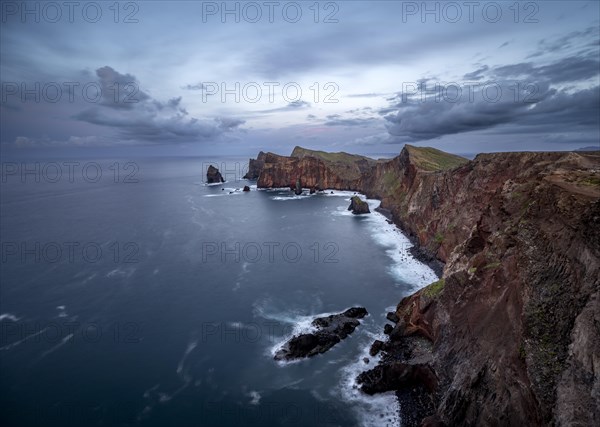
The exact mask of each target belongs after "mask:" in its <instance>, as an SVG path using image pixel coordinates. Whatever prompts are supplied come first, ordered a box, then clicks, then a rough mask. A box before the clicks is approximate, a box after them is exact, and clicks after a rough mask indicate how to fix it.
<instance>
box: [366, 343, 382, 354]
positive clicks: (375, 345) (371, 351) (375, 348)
mask: <svg viewBox="0 0 600 427" xmlns="http://www.w3.org/2000/svg"><path fill="white" fill-rule="evenodd" d="M382 347H383V341H380V340H375V341H373V344H371V348H370V349H369V354H370V355H371V357H375V356H377V354H379V352H380V351H381V348H382Z"/></svg>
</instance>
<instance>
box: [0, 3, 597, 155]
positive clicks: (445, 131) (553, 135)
mask: <svg viewBox="0 0 600 427" xmlns="http://www.w3.org/2000/svg"><path fill="white" fill-rule="evenodd" d="M1 7H2V17H1V22H2V23H1V30H0V32H1V34H0V36H1V37H0V48H1V49H0V55H1V83H2V101H1V131H0V143H1V147H2V150H3V152H4V153H12V152H19V153H33V154H35V153H47V152H51V151H56V152H65V151H71V152H77V153H81V152H88V153H99V152H102V153H146V154H156V155H203V154H209V155H213V154H239V155H254V154H255V153H256V152H257V151H258V150H261V149H262V150H271V151H275V152H278V153H281V154H287V153H289V152H290V151H291V149H292V148H293V147H294V146H295V145H301V146H305V147H310V148H317V149H324V150H334V151H348V152H356V153H395V152H398V151H399V150H400V149H401V147H402V145H403V144H405V143H411V144H415V145H424V146H434V147H438V148H441V149H443V150H447V151H451V152H457V153H474V152H483V151H507V150H568V149H577V148H579V147H584V146H591V145H598V141H599V139H600V135H599V129H600V92H599V90H600V89H599V87H600V71H599V60H600V44H599V40H600V36H599V26H600V23H599V16H600V10H599V2H597V1H590V2H577V1H538V2H519V3H515V2H514V1H510V2H429V3H426V4H425V3H423V2H401V1H382V2H377V1H369V2H366V1H365V2H361V1H338V2H319V3H315V2H314V1H309V2H301V1H299V2H278V1H275V2H262V1H259V2H228V3H223V2H220V1H219V2H200V1H198V2H193V1H186V2H177V1H171V2H163V1H144V2H121V3H118V4H117V6H115V3H114V2H112V1H111V2H75V3H74V4H72V5H69V4H65V3H64V2H49V3H48V2H31V3H27V4H26V3H23V2H3V3H2V6H1Z"/></svg>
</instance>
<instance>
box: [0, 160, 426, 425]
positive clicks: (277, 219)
mask: <svg viewBox="0 0 600 427" xmlns="http://www.w3.org/2000/svg"><path fill="white" fill-rule="evenodd" d="M62 162H63V161H61V160H46V161H39V162H37V165H36V164H35V163H33V164H29V165H28V166H27V167H28V168H29V169H27V170H28V171H29V172H28V173H23V171H25V169H24V165H22V164H21V163H20V162H16V163H14V164H11V165H9V166H7V165H6V164H5V165H3V182H2V187H1V189H2V197H1V201H0V209H1V211H0V213H1V234H2V235H1V240H2V264H1V267H2V270H1V273H0V274H1V277H0V279H1V286H0V316H1V319H0V328H1V330H0V332H1V335H0V369H1V370H0V376H1V381H0V383H1V386H0V393H1V394H0V414H1V415H0V417H1V420H0V424H2V425H3V426H175V425H176V426H345V427H348V426H370V425H373V426H374V425H397V424H398V420H397V415H396V406H395V404H394V397H393V396H392V395H383V396H379V397H375V398H369V397H366V396H362V395H361V394H360V393H359V392H358V391H357V390H356V389H354V388H353V379H354V377H355V375H356V374H357V373H359V372H360V370H361V369H366V368H369V367H372V366H373V365H374V363H375V360H371V361H370V363H369V364H365V363H364V362H363V361H362V359H363V357H365V355H366V351H367V349H368V346H369V344H370V343H371V342H372V340H373V338H374V337H375V336H377V334H379V332H380V331H381V329H382V326H383V324H384V321H385V313H386V311H387V310H389V309H390V308H391V307H392V306H394V305H395V304H397V303H398V301H399V300H400V299H401V298H402V297H403V296H404V295H406V294H407V293H409V292H410V291H412V290H414V289H415V287H416V286H422V285H424V284H427V283H429V282H430V281H432V280H434V279H435V277H434V276H433V273H432V272H431V271H430V270H428V269H427V268H425V267H423V266H422V265H420V264H418V263H416V262H415V261H414V260H411V259H410V258H409V257H408V256H407V253H406V249H407V248H408V246H409V245H408V242H407V241H406V239H404V238H403V236H401V235H400V234H399V233H398V232H397V231H394V229H393V227H392V226H391V225H389V224H387V223H386V221H385V219H384V218H383V217H382V216H380V215H379V214H372V215H370V216H365V217H356V216H353V215H351V214H350V213H348V212H347V210H346V208H347V206H348V204H349V197H350V194H342V193H339V192H335V194H333V195H331V194H317V195H313V196H310V197H309V196H306V197H296V196H294V195H293V194H292V193H290V192H289V191H287V190H281V191H263V190H261V191H257V190H256V187H255V186H254V187H252V191H251V192H249V193H243V192H241V191H240V190H241V188H242V187H243V185H245V184H250V185H252V184H254V183H253V182H247V181H245V180H236V178H237V179H239V176H241V175H243V173H244V172H245V168H246V167H247V165H246V160H243V159H214V158H211V159H203V158H169V159H144V160H134V161H132V160H130V159H115V160H106V159H104V160H78V161H77V163H78V164H77V165H73V166H70V167H71V168H72V171H71V172H72V174H69V173H68V172H69V166H68V165H67V166H65V165H64V164H63V163H62ZM128 162H132V163H131V164H130V163H128ZM208 162H212V163H215V164H216V165H217V166H219V167H220V169H221V170H222V171H223V170H226V171H228V172H227V173H225V176H226V178H227V179H228V182H226V183H225V184H223V185H216V186H207V185H205V183H204V179H203V175H204V173H205V171H206V167H207V164H208ZM52 163H57V164H58V166H59V167H60V169H61V172H62V175H60V176H59V175H57V173H56V171H57V168H56V165H52ZM92 163H94V164H93V165H92ZM83 168H85V170H83ZM32 171H33V172H32ZM98 171H101V172H102V176H101V177H98V173H97V172H98ZM82 172H83V173H82ZM230 193H231V194H230ZM371 204H372V207H374V206H376V204H377V203H376V202H375V201H371ZM355 305H360V306H364V307H366V308H367V310H368V311H369V313H370V315H369V316H368V317H367V318H365V319H364V321H363V324H362V325H361V326H360V327H359V328H358V329H357V331H356V332H355V333H354V334H353V335H352V336H350V337H349V338H348V339H346V340H345V341H343V342H342V343H340V344H339V345H337V346H336V347H334V348H333V349H332V350H330V351H329V352H327V353H325V354H324V355H320V356H317V357H314V358H311V359H310V360H304V361H301V362H296V363H288V364H279V363H276V362H275V361H273V359H272V355H273V352H274V350H275V349H276V348H277V346H278V345H280V344H281V343H282V342H283V341H284V340H285V339H286V338H287V337H289V336H290V335H291V334H293V333H297V332H299V331H301V330H303V329H306V328H307V327H308V324H309V323H310V320H311V319H312V317H314V316H317V315H321V314H324V313H332V312H339V311H342V310H344V309H346V308H348V307H350V306H355Z"/></svg>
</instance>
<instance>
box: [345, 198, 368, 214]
mask: <svg viewBox="0 0 600 427" xmlns="http://www.w3.org/2000/svg"><path fill="white" fill-rule="evenodd" d="M348 210H349V211H352V213H353V214H354V215H361V214H368V213H371V211H370V210H369V204H368V203H367V202H364V201H362V200H361V199H360V197H358V196H354V197H352V198H351V199H350V206H349V207H348Z"/></svg>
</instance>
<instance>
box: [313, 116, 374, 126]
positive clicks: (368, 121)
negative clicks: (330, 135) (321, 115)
mask: <svg viewBox="0 0 600 427" xmlns="http://www.w3.org/2000/svg"><path fill="white" fill-rule="evenodd" d="M328 118H329V120H328V121H326V122H325V123H324V124H325V126H369V125H372V124H373V123H375V121H376V120H377V119H375V118H374V117H368V118H354V119H343V118H340V117H339V116H338V117H335V118H330V117H329V116H328Z"/></svg>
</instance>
